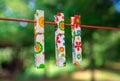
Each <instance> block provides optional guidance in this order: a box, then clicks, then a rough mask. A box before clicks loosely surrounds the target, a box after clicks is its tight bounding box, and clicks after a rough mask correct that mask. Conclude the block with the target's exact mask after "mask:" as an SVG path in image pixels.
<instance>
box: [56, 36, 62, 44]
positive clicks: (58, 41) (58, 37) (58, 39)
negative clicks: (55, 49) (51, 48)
mask: <svg viewBox="0 0 120 81" xmlns="http://www.w3.org/2000/svg"><path fill="white" fill-rule="evenodd" d="M61 36H62V34H58V36H57V43H60V37H61Z"/></svg>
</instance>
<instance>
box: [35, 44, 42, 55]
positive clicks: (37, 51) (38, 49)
mask: <svg viewBox="0 0 120 81" xmlns="http://www.w3.org/2000/svg"><path fill="white" fill-rule="evenodd" d="M35 49H36V54H39V53H41V52H42V50H43V46H42V44H40V42H36V47H35Z"/></svg>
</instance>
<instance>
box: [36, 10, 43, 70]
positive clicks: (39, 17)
mask: <svg viewBox="0 0 120 81" xmlns="http://www.w3.org/2000/svg"><path fill="white" fill-rule="evenodd" d="M35 20H36V23H35V24H34V26H35V27H34V32H35V33H34V37H35V46H34V53H35V55H34V57H35V66H36V67H37V68H44V67H45V65H44V63H45V61H44V59H45V57H44V55H45V52H44V11H42V10H37V11H36V13H35Z"/></svg>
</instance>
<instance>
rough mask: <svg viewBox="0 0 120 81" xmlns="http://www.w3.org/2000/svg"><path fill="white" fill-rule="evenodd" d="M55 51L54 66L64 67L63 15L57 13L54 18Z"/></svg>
mask: <svg viewBox="0 0 120 81" xmlns="http://www.w3.org/2000/svg"><path fill="white" fill-rule="evenodd" d="M55 23H56V24H57V25H56V27H55V49H56V50H55V51H56V65H57V66H65V65H66V54H65V32H64V14H63V13H58V14H57V15H56V17H55Z"/></svg>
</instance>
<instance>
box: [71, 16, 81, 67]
mask: <svg viewBox="0 0 120 81" xmlns="http://www.w3.org/2000/svg"><path fill="white" fill-rule="evenodd" d="M71 24H73V26H71V31H72V58H73V64H74V65H76V66H80V65H81V63H82V56H81V54H82V43H81V28H80V16H79V15H75V16H74V17H71Z"/></svg>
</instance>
